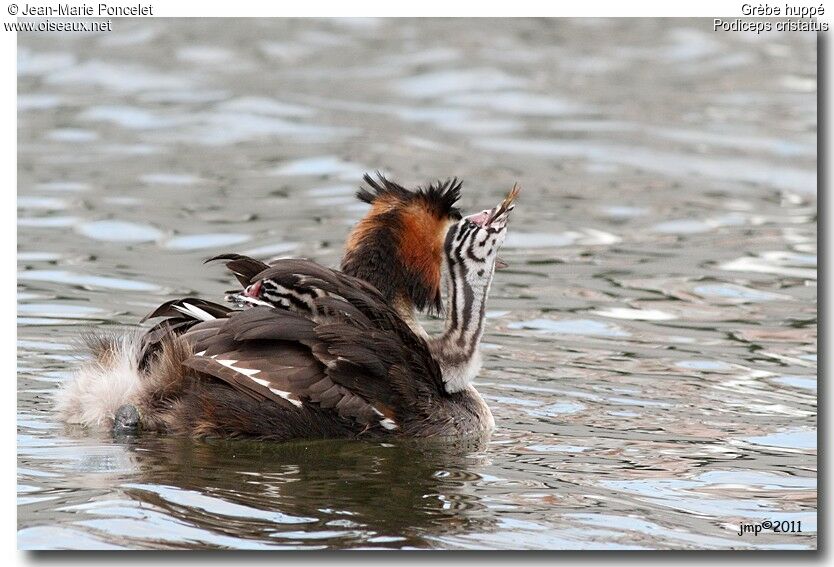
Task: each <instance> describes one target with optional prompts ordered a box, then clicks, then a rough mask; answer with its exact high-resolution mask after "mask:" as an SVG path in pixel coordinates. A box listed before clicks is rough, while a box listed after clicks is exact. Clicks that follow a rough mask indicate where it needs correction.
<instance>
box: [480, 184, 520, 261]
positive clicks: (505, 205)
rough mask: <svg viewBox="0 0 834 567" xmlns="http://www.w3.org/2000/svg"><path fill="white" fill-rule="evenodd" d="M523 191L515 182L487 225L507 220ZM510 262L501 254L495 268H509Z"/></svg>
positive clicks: (496, 259)
mask: <svg viewBox="0 0 834 567" xmlns="http://www.w3.org/2000/svg"><path fill="white" fill-rule="evenodd" d="M520 191H521V187H519V186H518V183H514V184H513V188H512V189H510V192H509V193H507V196H506V197H504V200H503V201H501V204H499V205H498V206H497V207H495V209H493V212H492V214H491V215H490V216H489V219H488V220H487V222H486V225H487V226H489V225H491V224H492V223H493V222H494V221H496V220H499V219H502V220H504V222H506V221H507V217H508V216H509V214H510V211H512V210H513V209H514V208H515V205H514V204H513V202H514V201H515V200H516V199H517V198H518V194H519V192H520ZM508 267H509V264H507V263H506V262H505V261H504V260H502V259H501V257H500V256H498V257H496V258H495V269H496V270H503V269H504V268H508Z"/></svg>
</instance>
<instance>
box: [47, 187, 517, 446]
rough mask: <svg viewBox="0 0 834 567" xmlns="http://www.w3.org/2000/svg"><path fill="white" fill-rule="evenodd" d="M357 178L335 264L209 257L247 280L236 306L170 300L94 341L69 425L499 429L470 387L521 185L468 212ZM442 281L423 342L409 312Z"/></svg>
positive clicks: (262, 433)
mask: <svg viewBox="0 0 834 567" xmlns="http://www.w3.org/2000/svg"><path fill="white" fill-rule="evenodd" d="M366 182H368V184H369V186H370V187H371V189H372V190H373V192H370V191H367V190H363V191H360V193H359V194H358V196H359V198H360V199H362V200H365V201H366V202H369V203H371V205H372V207H371V210H370V212H369V213H368V214H367V215H366V216H365V218H363V219H362V220H361V221H360V222H359V224H358V225H357V227H356V228H355V229H354V231H353V233H352V234H351V236H350V237H349V239H348V244H347V246H346V253H345V258H344V261H343V262H342V268H343V270H344V271H341V272H340V271H337V270H333V269H330V268H325V267H323V266H321V265H319V264H316V263H315V262H312V261H308V260H299V259H282V260H276V261H275V262H273V263H272V264H271V265H268V264H264V263H262V262H260V261H258V260H254V259H251V258H248V257H245V256H241V255H236V254H228V255H222V256H218V257H215V258H213V259H218V260H225V261H226V262H227V267H228V268H229V269H230V270H231V271H232V273H234V275H235V276H236V277H237V279H238V280H239V281H240V283H241V284H242V285H243V289H242V290H241V291H236V292H230V293H229V294H228V295H227V299H228V300H230V301H231V302H233V303H235V304H236V305H238V306H242V307H244V309H242V310H235V309H230V308H228V307H225V306H222V305H218V304H215V303H212V302H208V301H204V300H199V299H194V298H184V299H178V300H173V301H169V302H166V303H164V304H162V305H161V306H159V307H158V308H157V309H156V310H155V311H154V312H152V313H151V314H150V315H149V316H148V317H147V318H163V319H162V321H161V322H159V323H157V324H156V325H155V326H154V327H152V328H151V329H150V330H148V331H146V332H145V333H143V334H141V335H139V334H136V335H130V336H127V337H122V338H118V339H116V338H106V337H105V338H93V339H92V340H90V341H89V342H90V346H91V348H92V351H93V358H92V360H91V361H89V362H87V363H85V365H84V366H82V368H81V369H80V370H79V372H78V373H77V376H76V377H75V379H74V380H73V381H71V382H69V383H68V384H67V385H66V386H65V387H64V389H63V390H62V391H61V393H60V394H59V398H58V408H59V411H60V412H61V414H62V415H63V417H64V419H65V420H66V421H68V422H71V423H81V424H85V425H110V426H113V427H114V428H116V429H119V428H133V427H141V428H142V429H146V430H157V431H167V432H172V433H178V434H185V435H191V436H198V437H199V436H210V437H235V436H246V437H257V438H263V439H272V440H290V439H302V438H306V439H309V438H327V437H355V436H358V435H361V436H363V437H378V436H404V437H408V436H410V437H428V436H436V435H461V434H468V433H476V432H482V431H486V430H489V429H492V427H493V426H494V421H493V418H492V414H491V413H490V411H489V408H488V407H487V406H486V404H485V403H484V401H483V399H482V398H481V396H480V395H479V394H478V392H477V391H476V390H475V388H474V387H473V386H472V384H471V381H472V379H473V378H474V377H475V376H476V375H477V373H478V371H479V369H480V354H479V343H480V339H481V335H482V334H483V324H484V313H485V305H486V298H487V295H488V292H489V288H490V284H491V282H492V278H493V275H494V271H495V268H496V262H497V252H498V249H499V248H500V246H501V244H502V243H503V241H504V237H505V235H506V230H507V221H508V217H509V214H510V211H511V210H512V209H513V201H514V200H515V198H516V196H517V194H518V190H517V189H516V188H515V187H514V188H513V190H512V191H511V192H510V194H509V195H507V197H506V198H505V199H504V200H503V201H502V203H500V204H499V205H498V206H496V207H495V208H493V209H488V210H484V211H481V212H480V213H477V214H474V215H470V216H468V217H464V218H461V217H460V214H459V213H458V212H457V209H455V208H454V204H455V202H456V201H457V199H458V196H459V191H460V183H458V182H456V181H451V182H447V183H445V184H436V185H433V186H431V187H429V188H428V189H422V190H417V191H408V190H406V189H404V188H402V187H400V186H399V185H396V184H393V183H391V182H389V181H387V180H385V179H384V178H382V177H380V181H379V183H376V182H374V181H373V180H371V179H370V178H369V177H367V176H366ZM421 243H422V244H421ZM396 261H399V262H400V263H399V264H397V263H396ZM348 272H350V273H348ZM441 274H443V275H444V276H445V282H446V293H447V299H446V310H445V313H446V324H445V330H444V331H443V332H442V333H441V334H440V335H438V336H436V337H428V336H427V335H426V333H425V331H424V330H423V329H422V327H420V325H419V323H417V322H416V318H415V317H414V308H415V307H416V308H418V309H422V308H437V307H439V301H440V282H441ZM357 276H361V277H357ZM409 277H411V278H413V279H411V280H409V279H408V278H409Z"/></svg>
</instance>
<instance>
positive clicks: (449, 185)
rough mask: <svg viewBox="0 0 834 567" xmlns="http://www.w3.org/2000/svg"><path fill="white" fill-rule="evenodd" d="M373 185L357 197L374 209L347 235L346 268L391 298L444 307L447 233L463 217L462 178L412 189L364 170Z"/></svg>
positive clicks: (347, 271)
mask: <svg viewBox="0 0 834 567" xmlns="http://www.w3.org/2000/svg"><path fill="white" fill-rule="evenodd" d="M365 182H366V183H367V184H368V185H369V186H370V187H371V189H372V191H373V192H371V191H368V190H365V189H363V190H361V191H360V192H359V193H358V197H359V198H360V199H361V200H363V201H365V202H368V203H371V210H370V211H369V212H368V214H367V215H365V217H364V218H363V219H362V220H360V221H359V223H358V224H357V225H356V228H354V230H353V232H352V233H351V234H350V236H349V237H348V241H347V245H346V246H345V256H344V259H343V260H342V271H344V272H345V273H347V274H350V275H352V276H356V277H359V278H362V279H364V280H365V281H367V282H369V283H371V284H373V285H374V286H375V287H377V288H378V289H379V290H380V291H381V292H382V294H383V295H384V296H385V298H386V299H387V300H388V301H389V302H390V303H401V302H403V301H405V302H407V303H408V304H410V305H411V306H413V307H416V308H417V309H419V310H424V309H427V308H428V309H429V310H432V311H439V310H440V308H441V299H440V269H441V263H442V258H443V239H444V237H445V235H446V230H447V227H448V225H449V223H450V222H451V221H452V220H453V219H457V218H460V213H459V212H458V211H457V209H456V208H455V207H454V203H455V202H456V201H457V199H458V197H459V194H460V183H458V182H457V181H447V182H445V183H438V184H435V185H432V186H430V187H428V188H426V189H417V190H416V191H409V190H407V189H405V188H403V187H402V186H400V185H397V184H396V183H393V182H391V181H389V180H387V179H385V178H384V177H382V176H379V181H376V180H374V179H372V178H371V177H369V176H365Z"/></svg>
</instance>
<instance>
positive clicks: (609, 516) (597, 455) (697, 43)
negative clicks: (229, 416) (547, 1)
mask: <svg viewBox="0 0 834 567" xmlns="http://www.w3.org/2000/svg"><path fill="white" fill-rule="evenodd" d="M710 22H711V20H677V19H672V20H669V19H664V20H640V19H628V20H605V19H592V20H549V19H539V20H530V19H512V20H489V19H478V20H472V19H463V20H455V19H452V20H410V19H402V20H376V19H352V20H335V19H317V20H298V19H295V20H281V19H245V20H222V19H221V20H218V19H194V20H169V19H164V20H159V19H147V20H125V19H118V20H114V21H113V31H112V32H111V33H103V34H85V33H29V34H26V33H20V34H18V56H19V60H18V152H19V153H18V180H19V185H18V201H17V202H18V378H17V380H18V382H17V383H18V399H17V427H18V447H17V451H18V453H17V455H18V456H17V462H18V485H17V495H18V545H19V546H20V547H21V548H25V549H43V548H64V549H90V548H106V549H111V548H113V549H117V548H118V549H122V548H130V549H144V548H155V549H183V548H184V549H206V548H230V549H285V548H291V549H323V548H327V549H332V548H352V549H370V548H409V549H410V548H421V549H422V548H443V549H545V548H561V549H812V548H815V547H816V545H817V538H816V517H817V482H816V478H817V441H816V439H817V425H816V415H817V379H816V371H817V359H816V352H817V306H816V294H817V287H816V277H817V269H816V267H817V264H816V262H817V260H816V239H817V226H816V218H817V217H816V214H817V213H816V210H817V205H816V163H817V157H816V131H817V130H816V129H817V122H816V94H817V92H816V89H817V82H816V79H817V77H816V43H815V41H816V38H815V36H814V35H812V34H802V33H794V34H777V33H771V34H762V35H760V36H757V35H755V34H746V33H722V32H718V33H716V32H713V31H712V26H711V23H710ZM374 170H380V171H383V172H387V173H388V174H390V175H392V176H393V177H395V178H397V179H399V180H400V181H402V182H404V183H406V184H409V185H411V184H418V183H425V182H428V181H431V180H434V179H437V178H446V177H451V176H459V177H461V178H463V179H464V180H465V184H464V189H463V198H462V201H461V206H462V207H463V209H464V210H468V211H476V210H480V209H482V208H486V207H489V206H492V205H494V204H495V203H496V202H498V200H500V198H501V197H502V196H503V195H504V194H506V192H507V190H508V189H509V188H510V187H511V186H512V184H513V183H514V182H518V183H519V184H520V185H521V186H522V187H523V192H522V195H521V198H520V200H519V202H518V205H517V207H516V211H515V213H514V217H513V219H512V222H511V227H510V234H509V236H508V238H507V242H506V245H505V250H504V251H503V253H502V257H503V258H504V259H505V260H506V261H507V262H508V263H509V264H510V267H509V268H508V269H506V270H503V271H500V272H498V274H497V275H496V278H495V282H494V285H493V288H492V294H491V297H490V303H489V306H488V307H489V312H488V317H489V319H488V327H487V332H486V335H485V339H484V342H485V344H484V369H483V371H482V373H481V375H480V376H479V378H478V380H477V382H476V385H477V387H478V389H479V390H480V391H481V392H482V393H483V395H484V397H485V399H486V400H487V402H488V403H489V405H490V406H491V408H492V410H493V413H494V414H495V419H496V430H495V432H494V433H493V435H492V437H491V438H490V439H489V440H488V441H487V442H485V443H481V444H469V443H464V442H443V443H441V442H438V443H416V442H390V443H368V442H359V441H326V442H324V441H322V442H314V443H308V442H299V443H290V444H285V445H277V444H268V443H258V442H252V441H230V440H208V441H191V440H188V439H182V438H176V437H166V436H155V435H140V436H137V437H133V438H117V439H114V438H113V437H111V436H110V435H108V434H107V433H106V432H96V431H85V430H83V429H78V428H72V427H67V426H65V425H63V424H62V423H60V422H59V421H58V420H57V419H56V416H55V412H54V409H53V404H52V400H51V395H52V393H53V392H54V391H55V390H56V388H58V387H59V385H60V384H61V383H62V382H63V381H65V380H68V379H70V377H71V375H72V371H73V369H74V368H75V367H76V366H77V364H78V363H79V361H80V360H81V359H83V357H84V353H83V351H82V350H80V349H79V348H78V346H77V345H78V338H79V336H81V335H82V334H83V333H84V332H85V331H88V330H89V329H91V328H94V329H99V330H108V331H115V332H121V331H127V330H130V329H134V328H135V327H136V326H137V325H138V321H139V319H141V317H143V316H144V315H145V314H147V313H148V312H149V311H150V310H151V309H152V308H153V307H155V306H156V305H157V304H159V303H161V302H162V301H165V300H167V299H170V298H172V297H175V296H182V295H185V294H194V295H197V296H200V297H204V298H207V299H215V300H219V299H220V298H222V294H223V291H224V290H226V289H229V288H230V287H232V279H231V278H230V277H229V276H228V275H227V274H225V273H223V270H222V267H220V266H205V265H203V264H202V261H203V260H204V259H205V258H207V257H209V256H211V255H214V254H217V253H221V252H228V251H237V252H244V253H247V254H251V255H253V256H256V257H259V258H263V259H268V258H274V257H280V256H303V257H308V258H313V259H315V260H317V261H319V262H321V263H323V264H325V265H329V266H337V265H338V262H339V258H340V255H341V246H342V243H343V242H344V240H345V236H346V234H347V232H348V230H349V229H350V226H351V225H352V224H353V223H354V222H355V221H356V220H357V219H358V218H360V216H361V215H362V214H363V213H364V211H365V208H364V205H362V204H361V203H359V202H358V201H356V200H355V199H354V197H353V193H354V192H355V191H356V189H357V188H358V186H359V183H360V179H361V175H362V173H363V172H366V171H374ZM426 324H427V325H428V326H429V327H430V328H437V326H438V321H436V320H428V321H427V323H426ZM765 521H769V522H797V523H798V522H801V528H800V529H801V532H800V533H774V532H773V531H772V530H765V531H763V532H761V533H759V534H758V535H756V536H754V535H752V534H747V533H745V534H743V535H741V536H740V535H738V534H739V529H740V525H742V524H760V523H762V522H765Z"/></svg>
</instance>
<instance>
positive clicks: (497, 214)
mask: <svg viewBox="0 0 834 567" xmlns="http://www.w3.org/2000/svg"><path fill="white" fill-rule="evenodd" d="M520 192H521V187H519V186H518V183H514V184H513V188H512V189H510V192H509V193H507V196H506V197H504V200H503V201H501V203H500V204H499V205H498V206H497V207H495V208H494V209H493V210H492V213H491V214H490V216H489V218H488V219H487V221H486V223H485V225H484V226H490V225H491V224H492V223H493V222H495V221H496V220H498V219H500V218H502V215H503V217H504V218H505V219H506V217H508V216H509V214H510V211H512V210H513V209H514V208H515V205H513V202H514V201H515V200H516V199H517V198H518V194H519V193H520Z"/></svg>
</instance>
